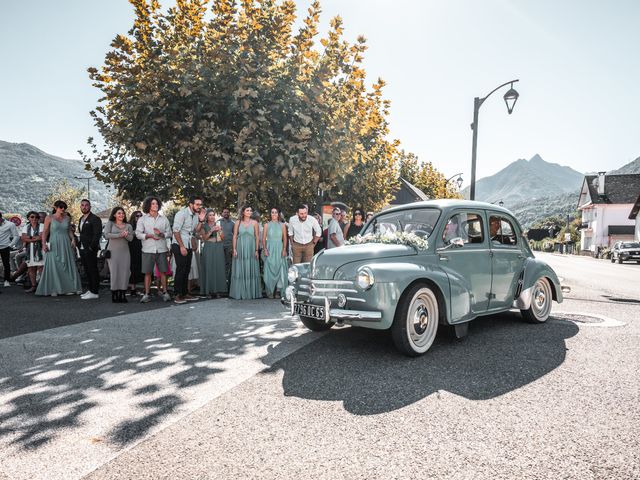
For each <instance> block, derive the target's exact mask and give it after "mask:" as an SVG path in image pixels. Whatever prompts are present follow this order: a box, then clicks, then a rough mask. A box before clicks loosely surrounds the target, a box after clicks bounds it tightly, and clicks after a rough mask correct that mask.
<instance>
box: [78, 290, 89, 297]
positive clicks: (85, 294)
mask: <svg viewBox="0 0 640 480" xmlns="http://www.w3.org/2000/svg"><path fill="white" fill-rule="evenodd" d="M90 293H91V290H87V291H86V292H84V293H83V294H82V295H80V298H84V297H86V296H87V295H89V294H90Z"/></svg>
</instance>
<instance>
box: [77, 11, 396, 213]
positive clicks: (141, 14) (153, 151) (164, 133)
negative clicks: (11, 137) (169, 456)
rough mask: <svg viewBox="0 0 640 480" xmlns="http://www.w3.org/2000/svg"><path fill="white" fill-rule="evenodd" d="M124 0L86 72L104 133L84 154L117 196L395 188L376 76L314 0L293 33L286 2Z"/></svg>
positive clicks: (242, 196)
mask: <svg viewBox="0 0 640 480" xmlns="http://www.w3.org/2000/svg"><path fill="white" fill-rule="evenodd" d="M129 1H130V3H131V4H132V6H133V7H134V9H135V20H134V23H133V26H132V28H131V30H130V31H129V32H128V33H127V34H126V35H118V36H116V37H115V39H114V40H113V42H112V45H111V46H112V49H111V50H110V51H109V52H108V53H107V55H106V58H105V62H104V64H103V65H102V66H101V67H99V68H90V69H89V75H90V78H91V79H92V81H93V84H94V86H95V87H97V88H98V89H99V90H100V91H101V92H102V94H103V96H102V98H101V99H100V101H99V105H98V106H97V108H96V109H95V110H94V111H92V112H91V115H92V117H93V119H94V122H95V125H96V126H97V128H98V131H99V132H100V135H101V137H102V141H101V142H94V141H93V139H89V144H90V145H91V152H90V153H89V154H87V155H85V156H84V158H85V160H86V162H87V169H89V170H92V171H93V172H94V174H95V175H96V177H97V178H98V179H100V180H102V181H104V182H106V183H109V184H112V185H114V186H115V187H116V189H117V191H118V193H119V195H121V197H122V198H124V199H127V200H131V201H134V202H137V201H140V200H141V199H142V198H143V197H145V196H146V195H147V194H149V193H156V194H158V195H160V196H162V197H163V198H165V199H177V200H181V199H183V198H184V197H185V196H187V195H189V194H191V193H200V194H202V195H203V196H204V197H205V200H206V202H207V203H208V204H214V205H219V206H220V205H237V204H240V203H243V202H244V201H246V200H248V201H251V202H252V203H253V204H254V205H255V206H257V207H259V208H260V207H266V206H269V205H274V204H276V205H280V206H282V207H284V208H291V207H293V206H294V205H295V204H297V203H299V202H300V201H304V202H310V201H312V200H313V199H315V198H316V194H317V192H318V191H324V192H329V199H340V200H343V201H347V202H349V203H351V204H363V205H367V206H368V208H371V209H377V208H380V207H381V206H383V205H384V204H385V203H387V202H388V201H390V200H391V199H392V198H393V192H394V190H395V189H396V188H397V185H398V180H397V178H398V168H397V164H398V161H399V160H400V158H401V154H400V152H399V151H398V146H399V142H397V141H392V140H388V139H387V136H388V134H389V126H388V122H387V116H388V108H389V102H388V100H386V99H384V97H383V93H382V92H383V86H384V82H383V81H382V80H378V81H377V82H375V83H374V84H373V85H372V86H370V87H369V86H367V84H366V72H365V70H364V68H363V66H362V63H363V59H364V52H365V50H366V42H365V39H364V38H362V37H358V38H357V39H356V41H355V42H353V43H350V42H347V41H346V40H344V38H343V24H342V20H341V19H340V17H336V18H333V19H332V20H331V21H330V26H329V29H328V32H327V34H326V35H325V36H324V37H323V38H319V34H318V26H319V21H320V13H321V8H320V4H319V2H318V1H315V2H313V3H312V4H311V6H310V7H309V9H308V10H307V12H306V14H305V16H304V18H303V19H302V24H301V27H300V28H298V29H297V30H296V31H294V26H295V21H296V7H295V3H294V2H293V1H292V0H241V1H235V0H216V1H209V0H176V2H175V6H174V7H172V8H169V9H168V10H166V11H165V10H164V9H162V7H161V5H160V3H159V2H158V1H156V0H129ZM97 143H101V144H102V145H103V146H101V147H98V146H97Z"/></svg>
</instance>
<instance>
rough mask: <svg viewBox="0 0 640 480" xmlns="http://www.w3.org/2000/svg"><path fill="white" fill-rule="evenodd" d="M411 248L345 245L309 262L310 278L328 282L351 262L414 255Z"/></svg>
mask: <svg viewBox="0 0 640 480" xmlns="http://www.w3.org/2000/svg"><path fill="white" fill-rule="evenodd" d="M416 253H417V252H416V250H415V249H414V248H413V247H409V246H406V245H389V244H383V243H368V244H365V245H345V246H344V247H339V248H331V249H329V250H323V251H322V252H320V253H318V254H317V255H316V256H315V257H314V258H313V260H312V261H311V278H317V279H323V280H330V279H333V276H334V274H335V272H336V270H338V269H339V268H340V267H342V266H344V265H346V264H348V263H353V262H363V261H368V260H375V259H380V258H390V257H405V256H408V255H416Z"/></svg>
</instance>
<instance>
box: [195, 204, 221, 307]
mask: <svg viewBox="0 0 640 480" xmlns="http://www.w3.org/2000/svg"><path fill="white" fill-rule="evenodd" d="M196 234H197V235H199V236H200V239H201V240H202V253H201V254H200V293H201V294H202V295H209V296H211V297H218V296H219V295H220V294H221V293H227V291H228V290H229V287H228V286H227V278H226V275H225V270H224V268H225V267H224V247H223V245H222V241H223V240H224V234H223V233H222V227H221V226H220V225H218V224H217V223H216V214H215V212H214V211H213V210H207V215H206V217H205V222H204V223H198V226H197V227H196Z"/></svg>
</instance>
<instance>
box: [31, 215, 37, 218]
mask: <svg viewBox="0 0 640 480" xmlns="http://www.w3.org/2000/svg"><path fill="white" fill-rule="evenodd" d="M29 218H39V217H36V216H35V215H29Z"/></svg>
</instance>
